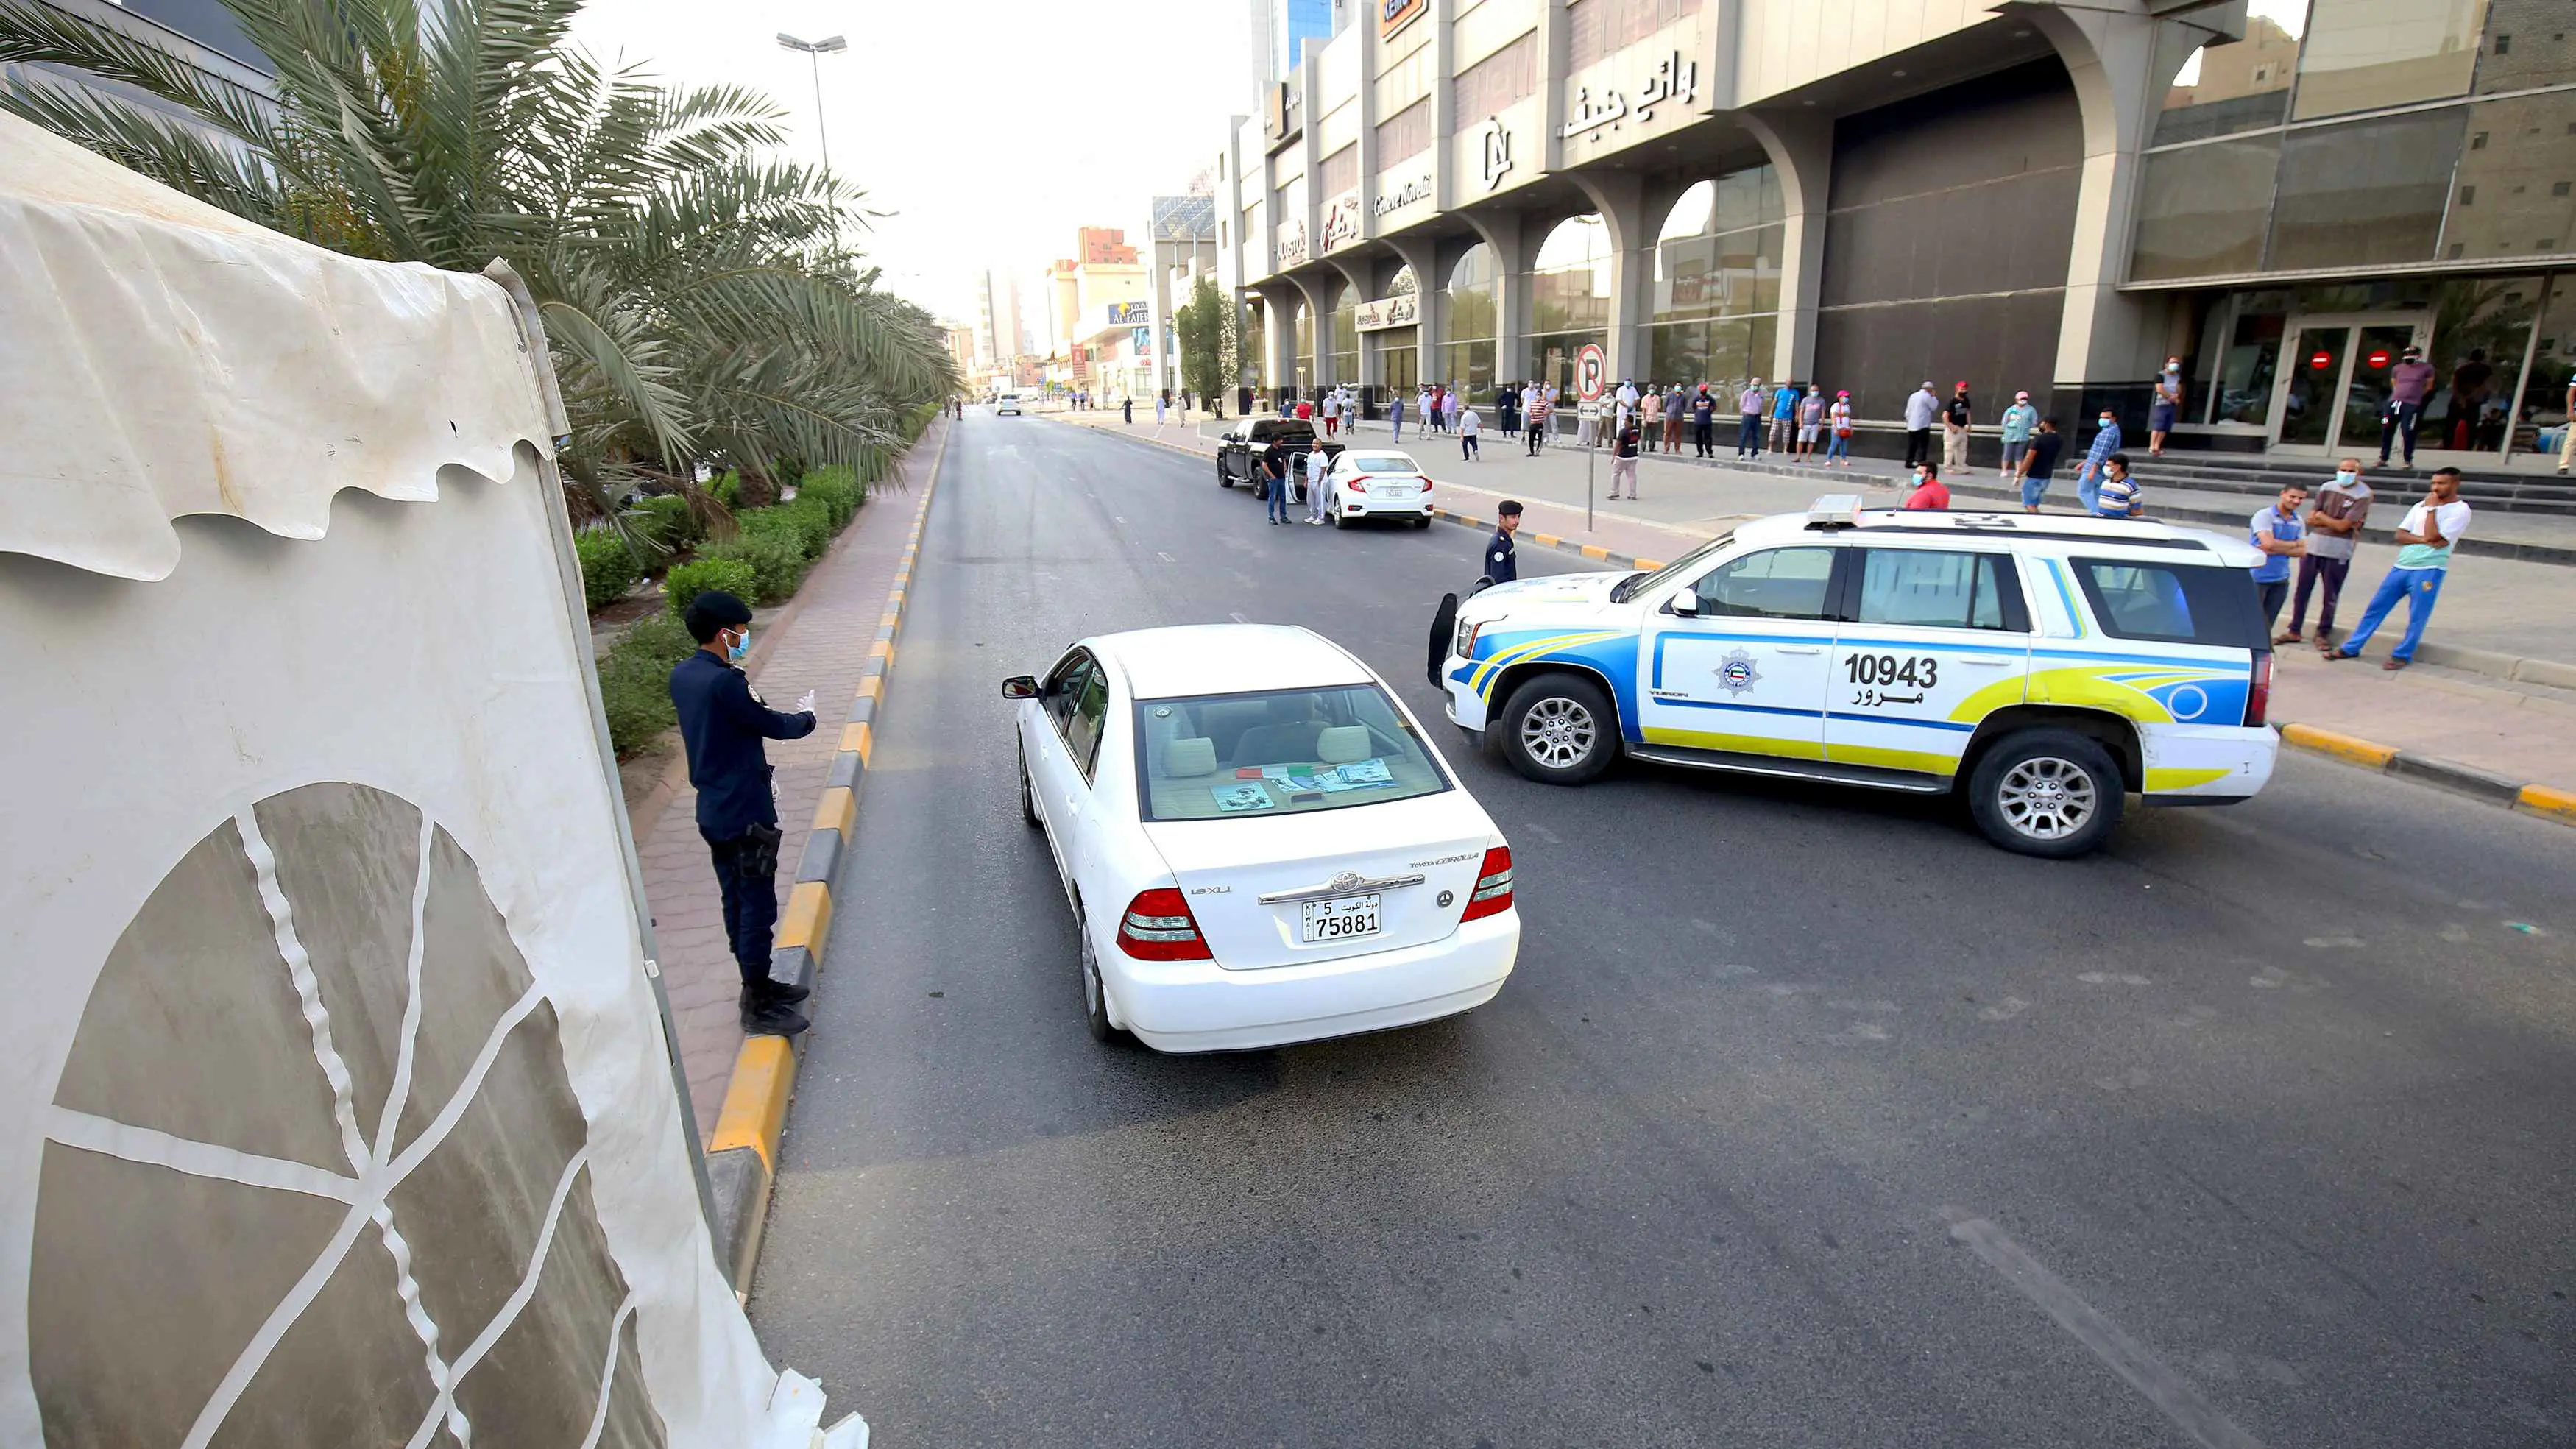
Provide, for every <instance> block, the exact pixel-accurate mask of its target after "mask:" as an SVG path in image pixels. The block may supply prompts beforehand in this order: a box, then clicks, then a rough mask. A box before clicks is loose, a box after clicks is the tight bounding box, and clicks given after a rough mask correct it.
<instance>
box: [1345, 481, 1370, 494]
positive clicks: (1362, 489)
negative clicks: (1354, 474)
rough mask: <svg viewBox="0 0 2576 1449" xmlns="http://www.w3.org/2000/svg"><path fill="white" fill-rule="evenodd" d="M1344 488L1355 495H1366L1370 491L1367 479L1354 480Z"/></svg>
mask: <svg viewBox="0 0 2576 1449" xmlns="http://www.w3.org/2000/svg"><path fill="white" fill-rule="evenodd" d="M1342 486H1343V487H1345V488H1348V489H1349V490H1351V491H1352V492H1353V493H1366V492H1367V491H1368V480H1367V479H1366V478H1353V479H1352V480H1351V481H1350V482H1348V483H1345V484H1343V485H1342Z"/></svg>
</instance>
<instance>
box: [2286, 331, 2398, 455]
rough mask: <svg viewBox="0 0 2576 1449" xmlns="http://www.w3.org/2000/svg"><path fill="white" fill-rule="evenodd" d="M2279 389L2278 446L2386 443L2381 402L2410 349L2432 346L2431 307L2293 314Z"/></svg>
mask: <svg viewBox="0 0 2576 1449" xmlns="http://www.w3.org/2000/svg"><path fill="white" fill-rule="evenodd" d="M2284 337H2285V339H2286V345H2285V346H2284V347H2283V348H2282V350H2281V370H2280V380H2279V381H2278V382H2277V383H2275V384H2274V386H2273V390H2272V429H2271V431H2272V444H2273V446H2274V447H2276V448H2279V449H2281V450H2284V451H2297V452H2301V453H2316V454H2320V455H2323V454H2331V453H2339V452H2360V451H2362V450H2364V449H2369V448H2376V447H2377V446H2379V405H2380V403H2381V402H2382V401H2383V400H2385V399H2386V398H2387V396H2388V375H2389V373H2390V372H2391V371H2392V370H2393V369H2395V368H2396V366H2397V358H2398V354H2399V353H2401V352H2403V351H2404V350H2405V349H2406V348H2407V347H2409V346H2414V347H2421V348H2423V349H2425V350H2426V352H2428V353H2429V352H2430V351H2431V350H2432V343H2433V317H2432V314H2431V313H2428V312H2397V313H2389V312H2365V313H2352V314H2347V315H2340V316H2310V317H2293V318H2291V319H2290V325H2289V327H2288V329H2287V330H2286V331H2285V333H2284Z"/></svg>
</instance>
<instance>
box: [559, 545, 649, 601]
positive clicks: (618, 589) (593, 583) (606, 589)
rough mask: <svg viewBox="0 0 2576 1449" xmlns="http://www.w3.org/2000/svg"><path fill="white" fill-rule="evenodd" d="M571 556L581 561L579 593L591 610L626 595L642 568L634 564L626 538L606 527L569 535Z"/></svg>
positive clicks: (633, 585) (640, 575) (638, 577)
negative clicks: (570, 536) (570, 538)
mask: <svg viewBox="0 0 2576 1449" xmlns="http://www.w3.org/2000/svg"><path fill="white" fill-rule="evenodd" d="M572 551H573V556H574V557H575V558H577V559H579V560H580V561H581V596H582V599H583V601H584V602H586V603H588V604H589V605H590V607H592V608H594V609H604V608H607V607H608V606H609V605H611V604H613V603H616V602H617V601H618V600H620V599H622V598H625V597H626V593H627V591H628V590H629V589H632V588H634V587H635V581H636V580H637V579H640V578H642V577H643V576H644V571H643V570H642V569H639V568H637V567H636V566H635V555H634V554H632V553H630V552H628V551H627V548H626V540H624V539H622V538H619V537H618V536H617V535H616V533H615V532H613V531H612V530H610V529H607V528H585V529H583V530H582V531H581V532H579V533H576V534H574V535H573V536H572Z"/></svg>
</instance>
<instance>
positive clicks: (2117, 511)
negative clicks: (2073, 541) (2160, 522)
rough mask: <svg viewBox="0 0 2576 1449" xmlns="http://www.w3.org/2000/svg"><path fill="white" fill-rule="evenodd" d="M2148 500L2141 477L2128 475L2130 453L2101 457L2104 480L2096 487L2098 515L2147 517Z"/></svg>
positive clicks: (2094, 510)
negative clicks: (2141, 484) (2140, 484)
mask: <svg viewBox="0 0 2576 1449" xmlns="http://www.w3.org/2000/svg"><path fill="white" fill-rule="evenodd" d="M2146 514H2147V501H2146V498H2145V496H2144V494H2143V493H2142V492H2141V491H2140V489H2139V488H2138V480H2137V479H2135V478H2132V477H2130V476H2129V455H2128V454H2126V453H2113V454H2112V455H2111V456H2109V457H2107V458H2105V459H2103V460H2102V481H2101V482H2100V483H2097V484H2095V485H2094V487H2093V516H2094V517H2096V518H2144V517H2146Z"/></svg>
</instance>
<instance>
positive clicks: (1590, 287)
mask: <svg viewBox="0 0 2576 1449" xmlns="http://www.w3.org/2000/svg"><path fill="white" fill-rule="evenodd" d="M1610 263H1611V256H1610V228H1609V226H1608V225H1607V224H1606V223H1604V222H1603V221H1602V220H1601V217H1600V215H1599V213H1592V214H1589V215H1584V216H1570V217H1567V218H1566V219H1565V220H1563V221H1560V222H1558V223H1557V224H1556V229H1555V230H1553V231H1551V232H1549V233H1548V234H1547V240H1546V241H1544V242H1541V243H1540V244H1539V249H1538V257H1537V259H1536V260H1535V261H1533V262H1532V263H1531V265H1530V307H1531V312H1530V315H1531V318H1532V326H1531V329H1530V330H1531V331H1533V332H1542V333H1545V332H1571V331H1575V330H1578V329H1584V330H1597V329H1601V328H1606V327H1608V326H1609V325H1610Z"/></svg>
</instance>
